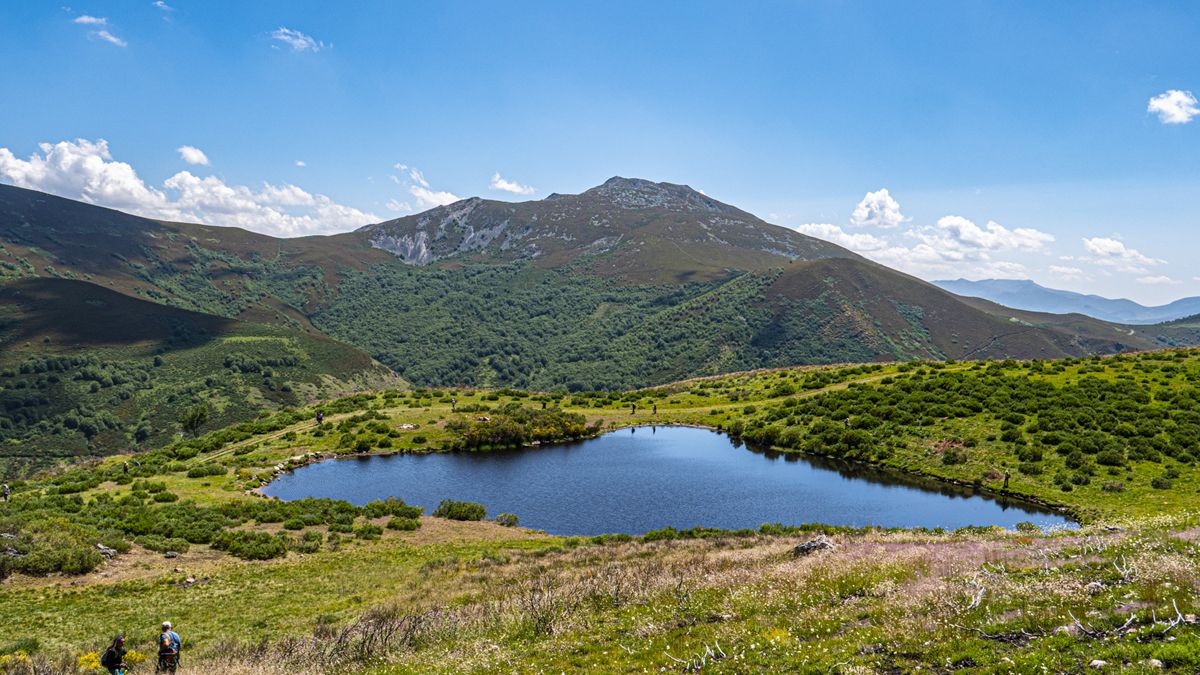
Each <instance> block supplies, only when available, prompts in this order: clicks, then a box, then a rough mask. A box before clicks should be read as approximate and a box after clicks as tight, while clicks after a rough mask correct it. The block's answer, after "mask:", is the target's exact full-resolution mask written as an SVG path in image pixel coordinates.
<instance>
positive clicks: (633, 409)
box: [629, 403, 637, 415]
mask: <svg viewBox="0 0 1200 675" xmlns="http://www.w3.org/2000/svg"><path fill="white" fill-rule="evenodd" d="M629 414H630V415H636V414H637V404H636V403H630V404H629Z"/></svg>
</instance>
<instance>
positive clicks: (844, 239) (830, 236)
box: [795, 223, 888, 253]
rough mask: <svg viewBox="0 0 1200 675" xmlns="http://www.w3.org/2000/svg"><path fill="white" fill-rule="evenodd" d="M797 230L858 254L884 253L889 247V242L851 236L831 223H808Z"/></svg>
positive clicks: (865, 235) (799, 226)
mask: <svg viewBox="0 0 1200 675" xmlns="http://www.w3.org/2000/svg"><path fill="white" fill-rule="evenodd" d="M795 229H796V230H797V231H799V232H802V233H804V234H807V235H808V236H810V237H816V238H818V239H824V240H825V241H830V242H833V243H835V244H837V245H838V246H843V247H845V248H848V249H850V250H851V251H855V252H857V253H868V252H871V251H882V250H883V249H886V248H887V247H888V242H887V241H886V240H884V239H880V238H879V237H876V236H873V235H870V234H851V233H849V232H846V231H845V230H843V229H842V228H840V227H838V226H837V225H831V224H829V223H807V224H804V225H797V226H796V228H795Z"/></svg>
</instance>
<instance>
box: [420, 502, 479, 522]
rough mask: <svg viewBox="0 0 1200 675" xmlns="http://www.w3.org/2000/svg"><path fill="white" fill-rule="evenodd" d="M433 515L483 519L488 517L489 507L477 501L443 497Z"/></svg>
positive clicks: (462, 518)
mask: <svg viewBox="0 0 1200 675" xmlns="http://www.w3.org/2000/svg"><path fill="white" fill-rule="evenodd" d="M433 515H434V516H436V517H438V518H449V519H450V520H483V519H484V518H486V517H487V508H485V507H484V505H483V504H476V503H475V502H459V501H454V500H453V499H443V500H442V501H441V503H440V504H438V507H437V508H436V509H434V511H433Z"/></svg>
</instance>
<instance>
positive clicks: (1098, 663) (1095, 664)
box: [1088, 659, 1108, 670]
mask: <svg viewBox="0 0 1200 675" xmlns="http://www.w3.org/2000/svg"><path fill="white" fill-rule="evenodd" d="M1106 666H1108V661H1102V660H1100V659H1096V660H1094V661H1092V662H1091V663H1089V664H1088V668H1091V669H1093V670H1103V669H1104V668H1105V667H1106Z"/></svg>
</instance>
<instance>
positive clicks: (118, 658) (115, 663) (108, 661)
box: [100, 635, 129, 675]
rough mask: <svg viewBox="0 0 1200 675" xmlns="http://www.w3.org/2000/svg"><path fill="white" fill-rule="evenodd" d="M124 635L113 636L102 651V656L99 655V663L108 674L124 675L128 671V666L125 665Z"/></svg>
mask: <svg viewBox="0 0 1200 675" xmlns="http://www.w3.org/2000/svg"><path fill="white" fill-rule="evenodd" d="M126 653H128V652H127V651H126V650H125V636H124V635H118V636H116V637H115V638H113V641H112V644H111V645H109V646H108V649H106V650H105V651H104V656H101V657H100V665H101V666H102V667H103V668H104V669H105V670H107V671H108V672H109V675H125V673H127V672H129V671H128V668H129V666H126V665H125V654H126Z"/></svg>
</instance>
